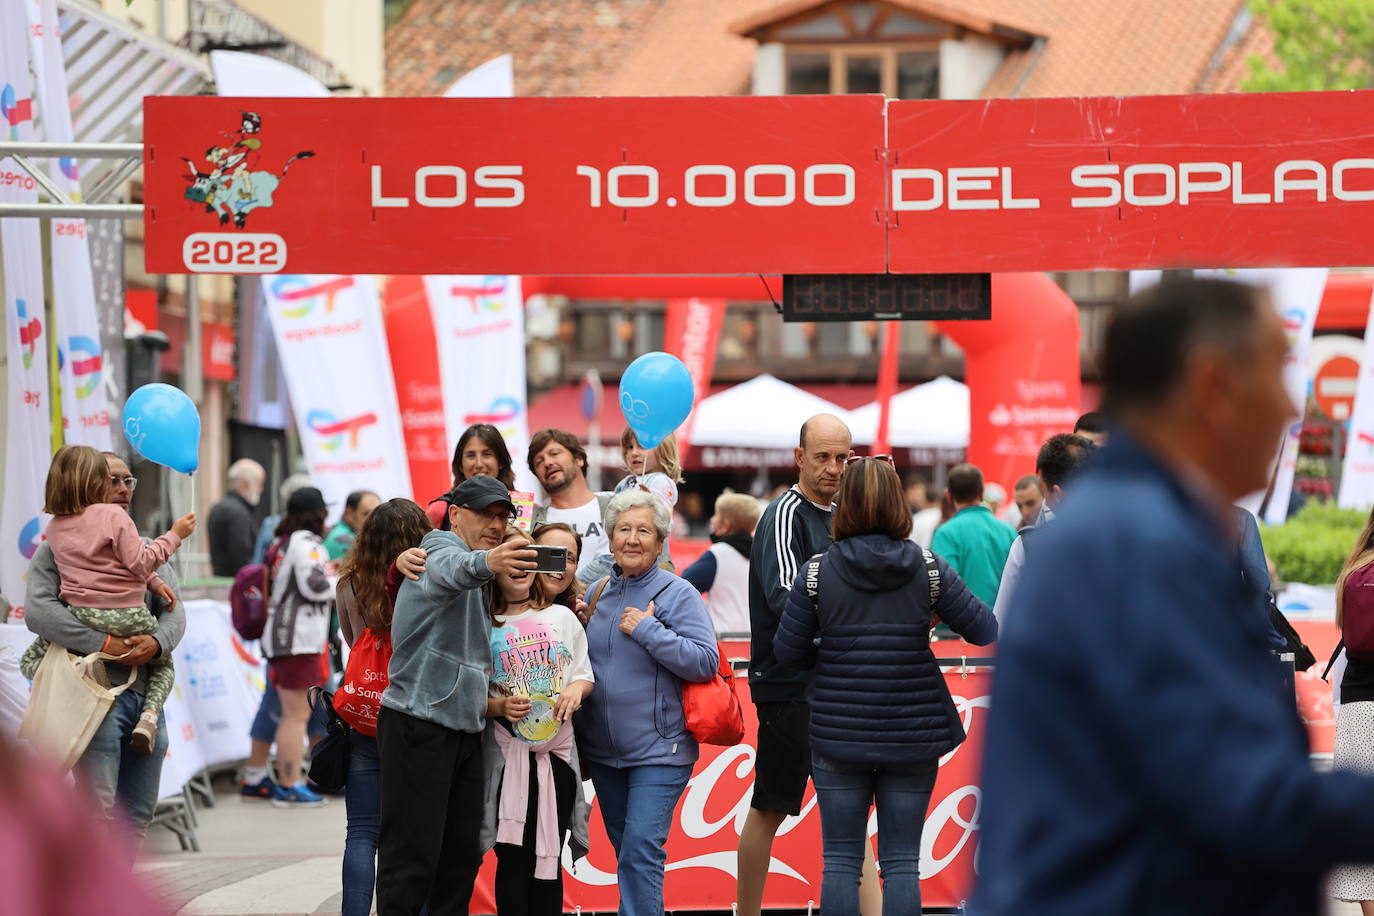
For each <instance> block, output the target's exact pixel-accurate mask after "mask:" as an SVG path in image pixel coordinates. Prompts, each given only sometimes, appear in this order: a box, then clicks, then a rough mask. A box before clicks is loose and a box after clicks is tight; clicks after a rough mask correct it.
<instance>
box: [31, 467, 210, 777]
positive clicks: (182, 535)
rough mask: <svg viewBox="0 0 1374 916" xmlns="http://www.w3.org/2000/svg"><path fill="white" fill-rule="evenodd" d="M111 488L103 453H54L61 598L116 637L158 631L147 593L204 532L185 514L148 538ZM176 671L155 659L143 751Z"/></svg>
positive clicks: (52, 499)
mask: <svg viewBox="0 0 1374 916" xmlns="http://www.w3.org/2000/svg"><path fill="white" fill-rule="evenodd" d="M109 492H110V473H109V467H108V465H107V464H106V462H105V456H104V455H102V454H101V453H100V452H97V451H96V450H95V449H93V448H90V447H89V446H84V445H68V446H65V447H63V448H62V449H60V450H59V451H58V453H57V454H56V455H55V456H53V462H52V465H51V467H49V469H48V479H47V483H46V485H45V493H44V499H45V504H44V506H43V511H44V512H46V513H48V514H49V515H52V516H53V520H52V521H51V522H49V523H48V529H47V533H46V538H47V541H48V544H49V545H50V546H51V548H52V555H53V560H54V561H55V562H56V563H57V571H58V574H59V575H60V576H61V581H62V585H61V588H60V591H59V596H60V597H61V599H62V600H63V601H64V602H66V604H67V605H68V610H69V611H70V613H71V615H72V616H73V617H75V618H76V620H77V622H79V623H81V624H83V625H85V626H87V627H90V628H92V629H95V630H100V631H102V632H105V633H108V634H110V636H111V637H114V636H134V635H136V634H148V635H151V634H152V633H154V632H156V631H157V629H158V621H157V618H156V617H154V616H153V615H152V613H151V612H150V611H149V610H148V608H147V607H146V606H145V605H144V597H143V596H144V593H145V592H147V591H149V590H153V591H157V590H158V589H160V588H162V587H163V586H164V583H163V582H162V579H161V578H159V576H158V575H157V568H158V567H159V566H161V565H162V564H164V563H166V562H167V559H168V558H169V557H170V556H171V555H172V553H173V552H174V551H176V549H177V548H178V547H180V546H181V542H182V541H183V540H184V539H186V538H188V537H190V536H191V532H193V531H195V530H196V517H195V514H194V513H191V514H188V515H185V516H183V517H181V518H179V519H177V521H176V523H175V524H173V525H172V530H171V531H169V532H167V533H166V534H164V535H162V536H161V537H160V538H158V539H157V540H155V541H153V542H152V543H151V544H145V543H144V542H143V540H142V539H141V538H140V537H139V536H138V528H137V527H136V526H135V525H134V522H133V519H131V518H129V516H128V513H126V512H125V511H124V510H123V509H122V508H120V507H119V506H117V505H114V504H113V503H110V502H108V501H107V500H108V498H109ZM106 641H107V642H108V641H109V640H108V638H107V640H106ZM50 645H52V644H51V643H49V641H48V640H46V639H44V638H43V637H41V636H40V637H39V638H38V639H36V640H34V642H33V644H32V645H31V646H29V648H28V650H27V651H26V652H25V653H24V657H23V658H22V659H21V660H20V663H19V668H20V671H22V672H23V674H24V676H25V677H27V678H32V677H33V676H34V675H35V674H36V673H37V672H38V666H39V664H40V663H41V662H42V661H43V656H44V655H46V654H47V652H48V649H49V646H50ZM121 654H122V653H121ZM175 677H176V676H175V673H174V672H173V669H172V659H171V658H170V657H168V656H163V657H160V658H155V659H153V660H152V661H151V662H149V663H148V682H147V688H146V693H145V694H144V698H143V710H142V712H141V713H140V714H139V717H138V724H137V725H135V726H134V730H133V736H132V738H131V741H130V743H131V744H132V745H133V748H134V750H136V751H138V752H139V753H140V754H150V753H152V751H153V748H154V747H155V746H156V744H157V733H158V724H159V722H160V720H161V716H162V704H163V703H165V702H166V701H167V697H168V695H169V694H170V693H171V692H172V684H173V682H174V680H175Z"/></svg>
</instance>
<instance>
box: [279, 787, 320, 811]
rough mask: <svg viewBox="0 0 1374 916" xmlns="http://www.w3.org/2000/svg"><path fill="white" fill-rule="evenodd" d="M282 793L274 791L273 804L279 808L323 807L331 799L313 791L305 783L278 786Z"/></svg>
mask: <svg viewBox="0 0 1374 916" xmlns="http://www.w3.org/2000/svg"><path fill="white" fill-rule="evenodd" d="M276 788H277V791H278V792H280V793H281V794H280V795H278V794H276V793H273V795H272V804H273V805H274V806H276V807H278V808H323V807H324V806H325V805H327V804H329V799H327V798H324V797H322V796H320V795H317V794H316V793H314V792H311V791H310V789H309V787H307V786H306V785H305V783H296V785H294V786H292V787H291V788H289V789H283V788H281V787H280V786H278V787H276Z"/></svg>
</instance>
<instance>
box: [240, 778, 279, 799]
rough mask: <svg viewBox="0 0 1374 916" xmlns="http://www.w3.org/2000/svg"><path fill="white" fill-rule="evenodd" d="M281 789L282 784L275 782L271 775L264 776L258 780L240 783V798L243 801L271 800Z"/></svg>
mask: <svg viewBox="0 0 1374 916" xmlns="http://www.w3.org/2000/svg"><path fill="white" fill-rule="evenodd" d="M280 791H281V786H279V785H277V784H276V783H275V782H273V781H272V777H271V776H264V777H263V778H262V779H260V780H258V781H257V782H242V783H239V799H240V800H242V801H264V802H265V801H271V800H272V799H273V798H274V797H275V796H276V793H277V792H280Z"/></svg>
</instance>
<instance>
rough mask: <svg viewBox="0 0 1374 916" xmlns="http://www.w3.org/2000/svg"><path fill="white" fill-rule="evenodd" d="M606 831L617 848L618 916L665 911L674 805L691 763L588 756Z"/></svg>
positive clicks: (646, 915) (643, 915)
mask: <svg viewBox="0 0 1374 916" xmlns="http://www.w3.org/2000/svg"><path fill="white" fill-rule="evenodd" d="M587 768H588V770H589V771H590V772H591V775H592V785H593V786H595V787H596V797H597V799H599V800H600V802H601V818H602V820H603V821H604V822H605V824H606V835H607V836H609V837H610V838H611V846H613V847H615V876H616V884H618V885H619V889H620V911H619V912H620V916H658V914H662V912H663V866H664V863H665V862H666V861H667V859H668V853H667V852H666V851H665V850H664V848H663V845H664V844H665V843H667V842H668V830H669V828H670V827H671V826H672V823H673V809H674V808H676V807H677V800H678V799H679V798H681V797H682V790H683V789H685V788H687V780H688V779H691V777H692V768H691V767H689V766H685V767H678V766H637V767H625V768H623V769H622V768H618V767H609V766H606V765H605V764H600V763H592V762H590V761H588V763H587Z"/></svg>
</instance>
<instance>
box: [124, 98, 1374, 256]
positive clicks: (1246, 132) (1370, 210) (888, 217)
mask: <svg viewBox="0 0 1374 916" xmlns="http://www.w3.org/2000/svg"><path fill="white" fill-rule="evenodd" d="M1371 104H1374V94H1371V93H1370V92H1368V91H1364V92H1302V93H1255V94H1243V93H1242V94H1231V95H1197V96H1142V97H1128V98H1088V99H992V100H977V101H931V100H921V101H893V102H888V101H887V100H886V99H884V98H882V97H881V96H786V97H780V98H767V97H738V96H735V97H725V98H657V99H631V98H604V99H578V98H561V99H534V98H523V99H403V98H402V99H335V98H331V99H235V98H223V99H222V98H212V97H204V96H197V97H158V98H149V99H148V100H147V101H146V102H145V103H144V137H145V145H146V148H145V158H144V176H145V182H146V184H145V204H146V212H145V230H146V242H145V250H146V263H147V268H148V270H149V271H152V272H156V273H186V272H212V273H276V272H291V273H321V274H323V273H349V274H352V273H377V274H398V273H415V274H420V273H454V274H467V273H478V274H490V273H497V274H593V273H603V274H687V273H694V274H757V273H876V272H883V271H890V272H893V273H922V272H960V271H975V272H976V271H1032V270H1087V269H1118V270H1120V269H1132V268H1149V267H1250V266H1255V267H1258V266H1266V267H1273V266H1302V265H1330V264H1366V263H1369V262H1370V260H1371V257H1372V256H1374V242H1371V239H1374V158H1369V153H1368V150H1367V149H1366V148H1365V146H1366V144H1364V142H1363V139H1362V135H1361V133H1360V131H1358V130H1352V129H1351V127H1350V125H1352V124H1353V125H1359V124H1362V123H1364V121H1365V120H1366V119H1367V112H1368V111H1369V109H1370V106H1371ZM244 111H252V112H255V113H257V114H258V115H259V116H260V119H261V132H260V133H259V132H258V131H257V130H252V131H250V132H248V133H245V132H243V130H242V128H243V126H244V124H245V121H244V119H243V118H242V115H241V113H242V112H244ZM250 126H251V125H250ZM1333 225H1339V226H1340V227H1341V231H1340V232H1331V231H1330V227H1331V226H1333Z"/></svg>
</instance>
